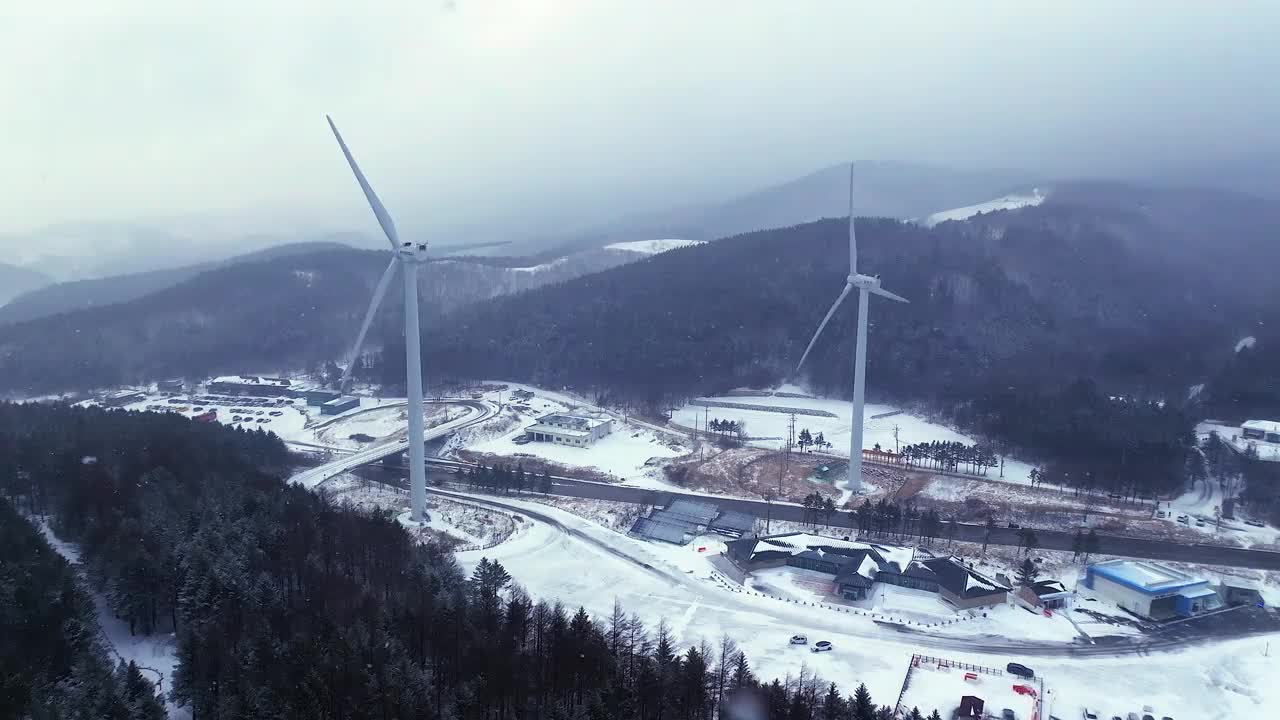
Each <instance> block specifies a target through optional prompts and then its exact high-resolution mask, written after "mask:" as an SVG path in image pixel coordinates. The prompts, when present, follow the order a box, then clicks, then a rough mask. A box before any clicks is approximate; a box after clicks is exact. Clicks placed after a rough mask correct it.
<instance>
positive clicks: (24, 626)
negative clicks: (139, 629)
mask: <svg viewBox="0 0 1280 720" xmlns="http://www.w3.org/2000/svg"><path fill="white" fill-rule="evenodd" d="M0 638H4V641H3V642H0V714H2V715H3V716H4V717H7V718H33V719H37V720H45V719H46V718H47V719H49V720H54V719H61V718H66V719H68V720H70V719H72V718H75V719H81V718H83V720H99V719H101V720H160V719H161V718H163V717H164V706H163V705H161V703H160V701H159V699H158V698H157V697H156V690H155V687H154V686H153V685H152V684H151V682H150V681H148V680H147V679H146V678H145V677H143V675H142V673H141V672H140V671H139V670H138V667H137V666H136V665H134V664H133V663H129V664H128V665H123V664H121V665H116V664H115V663H113V662H112V661H111V659H110V657H109V656H108V654H107V649H106V648H105V647H104V646H103V644H102V641H101V640H100V639H99V635H98V625H97V618H96V616H95V610H94V606H93V601H92V600H91V599H90V598H89V597H88V595H86V594H85V592H84V590H83V589H82V588H81V587H80V586H79V585H78V584H77V580H76V575H75V572H74V571H73V570H72V568H71V566H70V565H69V564H68V563H67V561H66V560H65V559H63V558H62V556H61V555H59V554H58V553H57V552H56V551H54V549H53V548H51V547H49V543H48V542H46V541H45V538H44V537H43V536H42V535H41V534H40V532H39V531H38V530H37V529H36V528H35V527H34V526H32V525H31V524H30V523H28V522H27V521H26V520H25V519H24V518H23V517H22V516H21V515H19V514H18V511H17V510H16V509H15V508H14V506H13V505H12V504H10V503H9V501H8V500H5V499H0Z"/></svg>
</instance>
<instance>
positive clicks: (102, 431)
mask: <svg viewBox="0 0 1280 720" xmlns="http://www.w3.org/2000/svg"><path fill="white" fill-rule="evenodd" d="M0 461H2V462H4V463H5V465H4V467H2V468H0V480H2V481H3V483H4V484H3V487H0V491H2V492H3V494H4V496H5V497H7V498H10V499H12V501H13V502H17V503H22V504H23V506H24V507H26V508H28V509H29V510H31V511H33V512H37V513H47V514H48V515H49V516H50V517H51V518H52V522H53V525H54V527H55V528H56V529H57V531H58V532H59V534H60V535H61V536H64V537H65V538H67V539H68V540H70V541H73V542H76V543H78V544H79V546H80V548H81V551H82V556H83V558H84V562H85V566H86V569H87V570H88V574H89V576H90V577H91V578H92V579H93V581H94V582H95V583H96V584H97V585H98V586H99V588H100V589H101V590H102V591H103V592H104V593H106V594H107V595H108V597H109V598H110V605H111V609H112V610H113V611H114V612H116V613H117V614H119V615H120V616H121V617H123V618H125V619H127V620H128V621H130V622H131V623H132V624H133V627H134V629H135V630H136V631H137V632H139V633H146V632H152V631H159V632H169V631H172V632H175V633H176V637H177V648H178V657H179V665H178V669H177V673H176V677H175V678H174V681H173V690H172V692H173V696H174V697H175V698H176V699H177V700H178V701H180V702H182V703H184V704H185V705H187V706H188V707H189V708H190V709H191V711H192V713H193V716H194V717H195V718H196V719H197V720H205V719H207V718H230V717H282V718H295V717H296V718H304V717H305V718H356V719H359V718H394V717H421V718H485V719H503V718H521V717H543V718H564V719H568V718H575V719H577V718H591V719H593V720H594V719H596V718H599V719H601V720H603V719H604V718H609V719H611V720H612V719H621V720H626V719H629V718H636V719H638V720H686V719H687V720H704V719H705V720H709V719H710V718H713V717H717V716H719V717H731V716H732V715H731V713H729V712H721V711H722V708H728V707H730V705H731V704H734V703H745V704H753V703H757V704H762V705H763V706H764V707H765V708H767V711H768V713H769V714H768V717H771V718H774V719H775V720H792V719H794V720H812V719H814V718H831V719H832V720H874V719H878V718H887V717H888V708H885V707H879V708H877V707H876V706H875V705H874V704H873V703H872V702H871V698H870V695H869V694H868V693H867V692H866V688H865V687H859V688H858V689H857V691H856V692H855V693H853V695H852V696H848V697H846V696H844V695H843V694H842V693H841V692H840V691H839V690H838V688H836V687H835V686H834V685H830V684H827V683H823V682H821V681H820V680H819V679H818V678H816V677H813V676H811V675H802V676H801V677H799V678H789V679H787V680H786V681H781V680H779V681H771V682H763V681H760V680H759V679H757V677H756V675H755V673H754V672H753V671H752V669H751V665H750V662H749V660H748V658H747V657H746V656H745V655H744V654H743V653H742V652H740V651H739V650H738V649H737V647H736V646H735V644H734V643H733V641H732V640H731V639H729V638H723V639H721V641H720V642H718V643H716V644H715V645H714V646H709V645H707V644H699V645H695V646H692V647H683V648H682V647H679V646H677V644H676V640H675V639H674V638H673V637H672V636H671V633H670V632H669V631H668V629H667V628H666V626H665V624H659V625H658V626H657V627H645V626H644V625H643V623H641V621H640V620H639V619H638V618H637V617H636V616H635V615H629V614H627V613H626V612H625V611H624V609H623V608H621V607H617V608H616V609H615V611H614V612H613V613H612V615H611V617H608V618H603V619H593V618H591V617H589V616H588V615H587V614H586V612H585V611H583V610H581V609H578V610H577V611H572V610H569V609H567V608H565V607H563V606H561V605H559V604H558V603H554V602H547V601H535V600H533V599H531V598H529V597H528V596H527V595H526V594H525V593H524V592H522V591H521V590H520V589H519V588H518V587H517V586H516V585H515V583H514V582H513V580H512V578H511V576H510V575H509V574H508V573H507V571H506V569H505V568H503V567H502V566H501V565H499V564H498V563H493V562H488V561H483V562H481V563H480V564H479V566H478V567H477V568H476V569H475V571H474V572H473V573H472V574H471V576H470V577H466V576H464V575H463V573H462V572H461V570H460V569H459V567H458V565H457V564H456V563H455V561H454V560H453V556H452V554H450V553H448V552H447V551H445V550H444V549H443V548H442V547H440V546H438V545H425V546H424V545H417V544H415V543H414V542H413V540H412V539H411V538H410V536H409V535H408V533H407V532H405V530H404V529H403V528H402V527H401V526H400V524H399V523H397V522H396V520H395V519H394V517H393V515H392V513H390V512H366V511H357V510H355V509H353V508H350V507H347V506H335V505H333V504H331V503H330V502H328V501H327V500H326V499H325V498H323V497H321V496H319V495H317V494H313V493H310V492H308V491H306V490H303V489H301V488H298V487H295V486H289V485H286V484H285V483H283V482H282V481H281V480H279V479H278V477H276V475H275V474H273V472H272V469H273V468H275V467H278V466H279V465H280V464H281V463H283V462H284V461H285V451H284V448H283V446H282V445H281V444H280V442H279V441H278V440H277V439H276V438H274V437H273V436H270V435H267V434H265V433H261V432H257V431H254V432H247V431H241V430H233V429H230V428H224V427H221V426H211V425H204V424H200V423H193V422H191V421H189V420H186V419H183V418H180V417H176V416H173V415H168V414H153V413H127V412H121V411H110V412H108V411H102V410H79V409H72V408H68V407H65V406H47V407H46V406H33V405H21V406H19V405H11V404H0ZM476 472H477V478H480V477H491V478H498V477H503V478H508V480H507V481H505V482H506V483H507V485H508V486H516V485H519V484H520V483H519V480H518V479H511V478H519V477H520V476H521V475H522V474H523V471H522V470H520V469H519V468H515V469H509V468H490V469H485V470H483V471H481V470H477V471H476ZM527 477H528V476H526V478H527ZM493 482H494V483H497V484H501V482H502V481H496V480H495V481H493ZM534 485H536V483H534ZM526 486H528V483H527V482H526ZM7 525H8V524H7V523H6V527H7ZM32 642H33V643H35V644H41V643H46V642H49V639H47V638H42V637H37V638H33V639H32ZM25 650H26V649H25V648H24V651H25ZM73 717H74V716H73ZM95 717H99V716H95ZM100 717H114V716H110V715H102V716H100ZM124 717H132V716H124Z"/></svg>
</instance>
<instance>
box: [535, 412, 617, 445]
mask: <svg viewBox="0 0 1280 720" xmlns="http://www.w3.org/2000/svg"><path fill="white" fill-rule="evenodd" d="M611 432H613V420H612V419H610V418H607V417H605V418H599V417H591V416H588V415H567V414H555V415H547V416H545V417H542V418H539V419H538V422H536V423H534V424H532V425H530V426H529V427H528V428H525V437H527V438H529V439H530V440H532V441H534V442H549V443H556V444H558V445H572V446H575V447H587V446H589V445H591V444H592V443H594V442H595V441H597V440H599V439H600V438H602V437H604V436H606V435H608V434H609V433H611Z"/></svg>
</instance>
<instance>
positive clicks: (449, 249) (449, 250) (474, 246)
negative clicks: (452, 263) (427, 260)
mask: <svg viewBox="0 0 1280 720" xmlns="http://www.w3.org/2000/svg"><path fill="white" fill-rule="evenodd" d="M510 244H511V241H510V240H493V241H490V242H477V243H462V244H460V245H438V246H436V252H433V253H431V257H439V256H441V255H452V254H453V253H456V252H461V251H463V250H479V249H480V248H487V247H497V246H499V245H510Z"/></svg>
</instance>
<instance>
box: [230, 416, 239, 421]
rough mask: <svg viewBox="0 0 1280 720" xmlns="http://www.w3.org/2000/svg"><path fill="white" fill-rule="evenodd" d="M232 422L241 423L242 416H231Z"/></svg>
mask: <svg viewBox="0 0 1280 720" xmlns="http://www.w3.org/2000/svg"><path fill="white" fill-rule="evenodd" d="M231 422H240V416H239V415H232V416H231Z"/></svg>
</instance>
